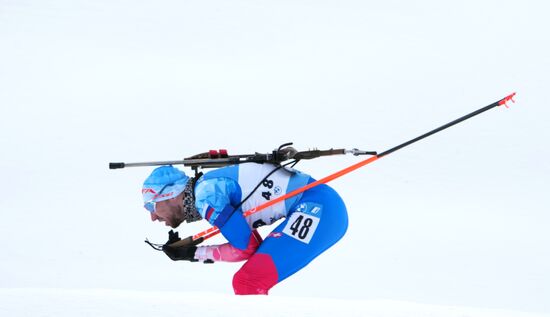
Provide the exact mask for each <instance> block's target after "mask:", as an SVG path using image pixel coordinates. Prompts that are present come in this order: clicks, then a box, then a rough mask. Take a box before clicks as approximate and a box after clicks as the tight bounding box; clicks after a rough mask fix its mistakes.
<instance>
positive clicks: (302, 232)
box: [283, 211, 319, 243]
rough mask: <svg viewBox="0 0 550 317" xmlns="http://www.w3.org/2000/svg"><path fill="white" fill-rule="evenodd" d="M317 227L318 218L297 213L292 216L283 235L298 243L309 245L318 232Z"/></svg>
mask: <svg viewBox="0 0 550 317" xmlns="http://www.w3.org/2000/svg"><path fill="white" fill-rule="evenodd" d="M317 225H319V218H318V217H316V216H313V215H309V214H306V213H303V212H299V211H296V212H294V213H292V215H290V218H289V219H288V223H287V225H286V226H285V228H284V229H283V233H285V234H286V235H288V236H290V237H292V238H294V239H296V240H298V241H301V242H304V243H309V241H311V238H312V237H313V234H315V230H317Z"/></svg>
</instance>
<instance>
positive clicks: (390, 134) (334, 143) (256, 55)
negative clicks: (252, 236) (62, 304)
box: [0, 0, 550, 312]
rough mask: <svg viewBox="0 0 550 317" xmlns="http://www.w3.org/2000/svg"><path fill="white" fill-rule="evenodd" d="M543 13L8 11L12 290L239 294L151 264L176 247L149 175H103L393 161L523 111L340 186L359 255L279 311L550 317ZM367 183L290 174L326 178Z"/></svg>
mask: <svg viewBox="0 0 550 317" xmlns="http://www.w3.org/2000/svg"><path fill="white" fill-rule="evenodd" d="M548 12H549V5H548V4H547V3H546V2H544V1H461V2H441V1H427V0H426V1H414V2H409V1H384V3H369V2H364V1H277V2H268V1H200V2H197V1H156V2H146V1H93V2H88V1H61V0H60V1H7V0H0V109H1V110H0V111H1V115H0V148H1V149H2V155H1V158H0V172H1V175H2V176H3V180H4V181H3V182H2V183H1V184H0V190H1V192H2V193H4V195H3V197H4V198H3V199H2V200H0V210H1V213H2V219H3V220H2V222H0V233H1V239H0V249H1V250H2V253H3V256H2V261H1V262H0V272H1V273H0V287H61V288H90V287H101V288H125V289H137V290H158V291H163V290H184V291H191V292H193V291H215V292H221V293H229V294H230V293H231V292H232V289H231V279H232V275H233V273H234V272H235V271H236V270H237V269H238V268H239V267H240V265H241V264H224V263H217V264H214V265H209V266H207V265H201V264H196V263H173V262H171V261H169V260H168V259H167V258H166V257H165V256H164V255H162V254H156V253H154V252H153V251H152V250H151V249H149V248H148V247H147V246H146V245H145V244H144V243H143V242H142V240H143V239H144V238H145V237H146V236H147V237H149V238H150V239H151V240H154V241H159V242H162V241H164V240H165V239H166V231H167V230H166V228H164V227H162V226H160V225H158V224H153V223H150V222H149V220H148V214H147V212H146V211H144V210H143V208H142V207H141V197H140V187H141V183H142V181H143V179H144V178H145V177H146V176H147V175H148V173H149V172H150V170H151V169H147V168H135V169H126V170H119V171H110V170H108V169H107V163H108V162H109V161H148V160H172V159H180V158H183V157H185V156H189V155H192V154H195V153H199V152H203V151H205V150H209V149H215V148H227V149H229V151H230V153H249V152H253V151H259V152H268V151H271V150H272V149H273V148H275V147H277V146H278V145H279V144H281V143H285V142H288V141H293V142H294V143H295V146H296V147H297V148H299V149H307V148H310V147H318V148H321V149H323V148H330V147H335V148H336V147H346V148H352V147H359V148H364V149H368V150H378V151H383V150H386V149H388V148H390V147H393V146H394V145H397V144H399V143H401V142H404V141H407V140H408V139H411V138H413V137H416V136H417V135H419V134H422V133H424V132H426V131H428V130H431V129H433V128H435V127H437V126H439V125H441V124H443V123H446V122H448V121H451V120H453V119H455V118H457V117H459V116H462V115H464V114H466V113H468V112H470V111H473V110H475V109H477V108H480V107H482V106H485V105H487V104H490V103H492V102H494V101H496V100H499V99H500V98H502V97H504V96H505V95H507V94H509V93H511V92H513V91H517V93H518V96H517V98H516V99H517V103H516V104H512V105H511V108H510V109H505V108H499V109H495V110H491V111H489V112H488V113H485V114H483V115H481V116H479V117H476V118H474V119H472V120H469V121H467V122H465V123H463V124H461V125H459V126H456V127H454V128H452V129H450V130H447V131H445V132H442V133H440V134H438V135H435V136H433V137H430V138H429V139H426V140H424V141H422V142H421V143H418V144H415V145H413V146H411V147H408V148H406V149H403V150H401V151H398V152H396V153H395V154H392V155H391V156H388V157H387V158H384V159H383V160H379V161H377V162H375V163H373V164H372V165H369V166H368V167H365V168H364V169H362V170H360V171H357V172H355V173H353V174H352V175H349V176H346V177H345V178H341V179H339V180H337V181H335V182H334V183H332V186H333V187H334V188H336V189H337V190H338V192H339V193H340V194H341V195H342V197H343V198H344V200H345V201H346V203H347V206H348V209H349V213H350V227H349V230H348V233H347V235H346V236H345V238H344V239H343V240H342V241H341V242H340V243H339V244H337V245H336V246H335V247H333V248H331V249H330V250H329V251H327V252H326V253H325V254H323V255H322V256H320V257H319V258H318V259H316V260H315V261H314V262H313V263H311V265H310V266H308V267H307V268H306V269H304V270H303V271H301V272H299V273H297V274H295V275H294V276H293V277H291V278H290V279H288V280H287V281H285V282H283V283H282V284H280V285H279V286H276V287H275V288H274V289H273V291H272V293H273V294H280V295H289V296H294V295H296V296H299V295H303V296H320V297H337V298H338V297H340V298H361V299H390V300H408V301H416V302H420V303H429V304H443V305H467V306H476V307H488V308H501V309H514V310H520V311H535V312H550V306H549V304H548V301H547V298H550V272H549V270H548V267H550V250H549V248H548V245H549V243H550V233H549V232H548V228H549V225H550V216H549V215H548V210H550V208H549V207H550V203H549V202H548V198H546V197H545V194H546V193H547V192H548V185H547V184H548V177H549V176H550V173H549V167H548V163H547V157H548V156H549V154H550V153H549V152H550V151H549V150H548V147H547V144H548V141H547V140H548V139H549V137H550V131H549V128H548V115H549V113H550V112H549V110H548V107H547V105H548V97H547V96H546V90H547V88H548V87H549V80H548V74H549V73H550V43H549V38H548V35H547V30H548V29H550V22H548V19H547V15H548ZM357 161H358V159H357V158H354V157H333V158H324V159H319V160H317V161H311V162H303V163H300V164H299V165H298V166H297V167H298V168H299V169H301V170H303V171H304V172H307V173H310V174H311V175H313V176H314V177H317V178H320V177H323V176H326V175H328V174H331V173H333V172H335V171H337V170H339V169H341V168H343V167H346V166H348V165H351V164H352V163H354V162H357ZM187 172H190V171H189V170H187ZM206 227H207V225H206V224H197V225H194V226H188V227H184V228H181V229H180V231H181V232H182V233H181V235H183V236H185V235H188V234H193V233H196V232H197V231H198V230H200V229H202V228H206Z"/></svg>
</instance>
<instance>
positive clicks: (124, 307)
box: [0, 288, 544, 317]
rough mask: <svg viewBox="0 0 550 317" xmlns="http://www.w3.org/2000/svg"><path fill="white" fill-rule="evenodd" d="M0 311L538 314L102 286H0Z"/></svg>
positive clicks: (135, 316)
mask: <svg viewBox="0 0 550 317" xmlns="http://www.w3.org/2000/svg"><path fill="white" fill-rule="evenodd" d="M0 315H1V316H33V317H38V316H56V317H64V316H116V317H120V316H132V317H140V316H144V317H151V316H178V317H181V316H200V317H214V316H224V317H228V316H239V317H246V316H251V317H252V316H253V317H257V316H262V317H271V316H273V317H281V316H315V317H321V316H331V317H333V316H342V317H344V316H345V317H349V316H369V317H398V316H399V317H400V316H403V317H417V316H418V317H420V316H437V317H493V316H494V317H497V316H498V317H512V316H513V317H539V316H540V317H542V316H544V315H540V314H531V313H523V312H514V311H505V310H490V309H479V308H470V307H450V306H433V305H422V304H416V303H411V302H401V301H389V300H339V299H320V298H300V297H295V298H291V297H279V296H248V297H246V296H244V297H243V296H232V295H223V294H217V293H185V292H138V291H123V290H108V289H82V290H69V289H24V288H20V289H0Z"/></svg>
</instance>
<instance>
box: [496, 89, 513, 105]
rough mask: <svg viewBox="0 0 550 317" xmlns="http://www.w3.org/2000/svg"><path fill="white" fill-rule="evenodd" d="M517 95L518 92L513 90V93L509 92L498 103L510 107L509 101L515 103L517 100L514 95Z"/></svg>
mask: <svg viewBox="0 0 550 317" xmlns="http://www.w3.org/2000/svg"><path fill="white" fill-rule="evenodd" d="M515 96H516V93H515V92H513V93H511V94H509V95H508V96H506V97H504V98H502V99H501V100H500V101H499V102H498V105H499V106H502V105H504V106H505V107H506V108H509V107H508V105H507V104H506V103H507V102H508V101H512V103H515V102H516V101H515V100H514V97H515Z"/></svg>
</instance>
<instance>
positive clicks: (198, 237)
mask: <svg viewBox="0 0 550 317" xmlns="http://www.w3.org/2000/svg"><path fill="white" fill-rule="evenodd" d="M515 95H516V93H515V92H514V93H512V94H510V95H508V96H506V97H504V98H502V99H500V100H499V101H496V102H493V103H492V104H490V105H488V106H485V107H483V108H480V109H478V110H476V111H474V112H471V113H469V114H467V115H465V116H462V117H460V118H458V119H456V120H454V121H451V122H449V123H447V124H445V125H442V126H441V127H439V128H437V129H434V130H432V131H430V132H427V133H425V134H423V135H421V136H418V137H416V138H414V139H411V140H409V141H407V142H404V143H402V144H400V145H398V146H395V147H393V148H391V149H389V150H387V151H385V152H382V153H380V154H378V155H375V156H372V157H370V158H368V159H366V160H364V161H361V162H359V163H356V164H354V165H352V166H349V167H347V168H345V169H343V170H340V171H338V172H336V173H334V174H331V175H329V176H327V177H325V178H322V179H320V180H318V181H315V182H313V183H311V184H308V185H306V186H304V187H301V188H298V189H296V190H294V191H292V192H290V193H287V194H285V195H283V196H281V197H278V198H276V199H273V200H270V201H268V202H266V203H264V204H261V205H260V206H257V207H254V208H252V209H249V210H247V211H245V212H243V217H247V216H250V215H252V214H255V213H257V212H260V211H261V210H263V209H265V208H267V207H270V206H273V205H275V204H277V203H280V202H282V201H284V200H286V199H288V198H290V197H293V196H296V195H298V194H300V193H303V192H304V191H306V190H308V189H310V188H313V187H315V186H317V185H320V184H326V183H328V182H330V181H332V180H334V179H336V178H339V177H341V176H344V175H346V174H348V173H351V172H353V171H355V170H357V169H358V168H360V167H363V166H365V165H367V164H370V163H372V162H374V161H376V160H378V159H379V158H382V157H384V156H387V155H389V154H391V153H393V152H395V151H397V150H400V149H402V148H404V147H406V146H409V145H411V144H413V143H415V142H418V141H420V140H422V139H424V138H427V137H428V136H430V135H432V134H435V133H437V132H440V131H442V130H445V129H447V128H449V127H451V126H453V125H456V124H458V123H460V122H462V121H465V120H468V119H470V118H472V117H474V116H477V115H478V114H480V113H483V112H485V111H487V110H490V109H492V108H495V107H498V106H502V105H504V106H506V107H508V105H507V104H506V103H507V102H508V101H512V102H515V101H514V99H513V98H514V96H515ZM218 233H220V229H219V228H218V227H216V226H213V227H211V228H209V229H207V230H204V231H202V232H199V233H197V234H195V235H194V236H190V237H187V238H185V239H183V240H180V241H178V242H175V243H173V244H171V245H170V246H173V247H178V246H184V245H188V244H193V245H196V244H199V243H201V242H202V241H204V240H206V239H209V238H211V237H213V236H215V235H217V234H218Z"/></svg>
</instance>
